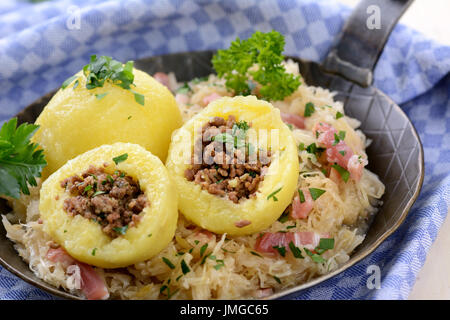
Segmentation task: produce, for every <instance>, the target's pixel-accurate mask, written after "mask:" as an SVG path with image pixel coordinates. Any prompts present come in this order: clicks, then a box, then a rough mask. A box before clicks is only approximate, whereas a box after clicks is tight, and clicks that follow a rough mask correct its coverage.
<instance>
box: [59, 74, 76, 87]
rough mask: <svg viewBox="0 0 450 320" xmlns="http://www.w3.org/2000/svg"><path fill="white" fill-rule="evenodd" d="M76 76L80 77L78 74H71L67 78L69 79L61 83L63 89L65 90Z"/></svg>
mask: <svg viewBox="0 0 450 320" xmlns="http://www.w3.org/2000/svg"><path fill="white" fill-rule="evenodd" d="M76 78H78V76H77V75H74V76H71V77H70V78H67V79H66V80H65V81H64V82H63V84H62V85H61V89H63V90H64V89H65V88H67V87H68V86H69V84H71V83H72V81H73V80H75V79H76ZM77 86H78V84H77ZM74 88H75V85H74Z"/></svg>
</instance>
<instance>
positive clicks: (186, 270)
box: [181, 259, 191, 274]
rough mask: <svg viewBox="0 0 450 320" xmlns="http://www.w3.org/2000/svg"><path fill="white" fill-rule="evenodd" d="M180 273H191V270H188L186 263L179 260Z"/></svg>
mask: <svg viewBox="0 0 450 320" xmlns="http://www.w3.org/2000/svg"><path fill="white" fill-rule="evenodd" d="M181 271H182V272H183V274H186V273H188V272H190V271H191V269H189V267H188V265H187V263H186V262H185V261H184V259H183V260H181Z"/></svg>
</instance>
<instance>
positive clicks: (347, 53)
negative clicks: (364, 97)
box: [322, 0, 414, 87]
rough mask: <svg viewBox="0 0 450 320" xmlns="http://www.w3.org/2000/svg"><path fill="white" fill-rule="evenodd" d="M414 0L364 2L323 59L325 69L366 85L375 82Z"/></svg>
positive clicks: (357, 7) (363, 0) (361, 2)
mask: <svg viewBox="0 0 450 320" xmlns="http://www.w3.org/2000/svg"><path fill="white" fill-rule="evenodd" d="M413 1H414V0H362V1H360V2H359V4H358V5H357V6H356V8H355V9H354V11H353V12H352V14H351V15H350V17H349V19H348V20H347V22H346V23H345V25H344V28H343V30H342V33H341V35H340V38H339V40H338V41H337V43H336V44H335V45H334V47H333V48H332V49H331V51H330V52H329V54H328V56H327V57H326V59H325V61H324V62H323V64H322V69H323V71H325V72H329V73H334V74H338V75H340V76H342V77H344V78H346V79H348V80H350V81H353V82H355V83H357V84H359V85H361V86H363V87H367V86H369V85H371V84H372V81H373V70H374V68H375V65H376V64H377V61H378V58H379V57H380V55H381V52H382V51H383V48H384V45H385V44H386V41H387V39H388V38H389V35H390V34H391V31H392V29H393V28H394V26H395V25H396V24H397V21H398V19H400V17H401V16H402V15H403V13H404V12H405V11H406V9H408V7H409V6H410V5H411V3H412V2H413Z"/></svg>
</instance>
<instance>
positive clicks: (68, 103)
mask: <svg viewBox="0 0 450 320" xmlns="http://www.w3.org/2000/svg"><path fill="white" fill-rule="evenodd" d="M133 74H134V84H135V85H136V87H132V89H133V90H134V91H135V92H138V93H140V94H142V95H144V97H145V105H141V104H139V103H137V102H136V101H135V97H134V94H133V93H132V92H131V91H130V90H125V89H123V88H121V87H119V86H117V85H114V84H112V83H111V82H110V81H106V82H105V84H104V86H103V87H101V88H95V89H91V90H88V89H86V77H85V76H84V75H83V73H82V72H79V73H78V74H77V75H78V77H77V79H74V80H73V81H72V83H71V84H69V85H68V86H67V87H66V88H65V89H60V90H59V91H58V92H57V93H56V94H55V95H54V97H53V98H52V99H51V101H50V102H49V103H48V104H47V106H46V107H45V108H44V110H43V111H42V113H41V114H40V116H39V118H38V119H37V120H36V124H38V125H40V128H39V130H38V131H37V133H36V134H35V136H34V138H33V140H34V142H37V143H39V145H40V146H41V147H42V148H43V149H44V153H45V157H46V160H47V162H48V166H47V167H46V168H45V169H44V171H43V177H44V178H46V177H48V176H49V175H50V174H51V173H53V172H55V171H56V170H57V169H58V168H60V167H61V166H62V165H64V164H65V163H66V162H67V161H68V160H69V159H72V158H74V157H76V156H77V155H79V154H82V153H83V152H85V151H88V150H91V149H93V148H96V147H98V146H101V145H103V144H112V143H115V142H130V143H136V144H139V145H141V146H143V147H144V148H146V149H147V150H148V151H150V152H152V153H153V154H154V155H156V156H158V157H159V158H160V159H161V161H165V159H166V156H167V150H168V148H169V144H170V138H171V134H172V131H173V130H174V129H176V128H178V127H180V126H181V124H182V120H181V114H180V111H179V109H178V107H177V103H176V101H175V98H174V97H173V95H172V93H171V92H170V91H169V90H168V89H167V88H166V87H165V86H163V85H162V84H160V83H159V82H158V81H156V80H155V79H153V78H152V77H151V76H150V75H148V74H147V73H145V72H142V71H140V70H137V69H133ZM76 80H78V81H79V83H78V85H77V86H76V87H75V88H73V87H74V84H75V81H76ZM105 93H107V94H106V95H104V96H103V97H102V94H105ZM96 95H98V96H96Z"/></svg>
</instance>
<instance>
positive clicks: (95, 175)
mask: <svg viewBox="0 0 450 320" xmlns="http://www.w3.org/2000/svg"><path fill="white" fill-rule="evenodd" d="M61 187H62V188H65V189H66V190H67V191H68V192H70V194H71V195H72V197H70V198H67V199H65V200H64V210H65V211H66V212H67V213H68V214H69V215H71V216H75V215H77V214H79V215H81V216H83V217H85V218H87V219H92V220H94V221H96V222H97V223H98V224H100V225H101V227H102V231H103V232H104V233H106V234H107V235H108V236H110V237H111V238H116V237H118V236H119V235H123V234H125V232H126V230H127V229H128V228H129V227H133V226H136V224H137V223H138V222H139V220H140V219H141V217H140V216H139V213H141V212H142V210H143V209H144V208H145V206H147V205H148V204H149V203H148V200H147V197H146V196H145V194H144V193H143V192H142V190H141V188H140V187H139V183H137V182H136V181H134V179H133V178H132V177H130V176H127V175H126V174H125V173H123V172H121V171H116V172H114V174H108V173H106V172H105V170H104V168H102V167H95V166H92V165H91V166H90V167H89V169H88V170H86V171H85V172H84V173H83V174H82V175H81V177H80V176H78V175H74V176H72V177H69V178H67V179H64V180H63V181H61Z"/></svg>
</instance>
